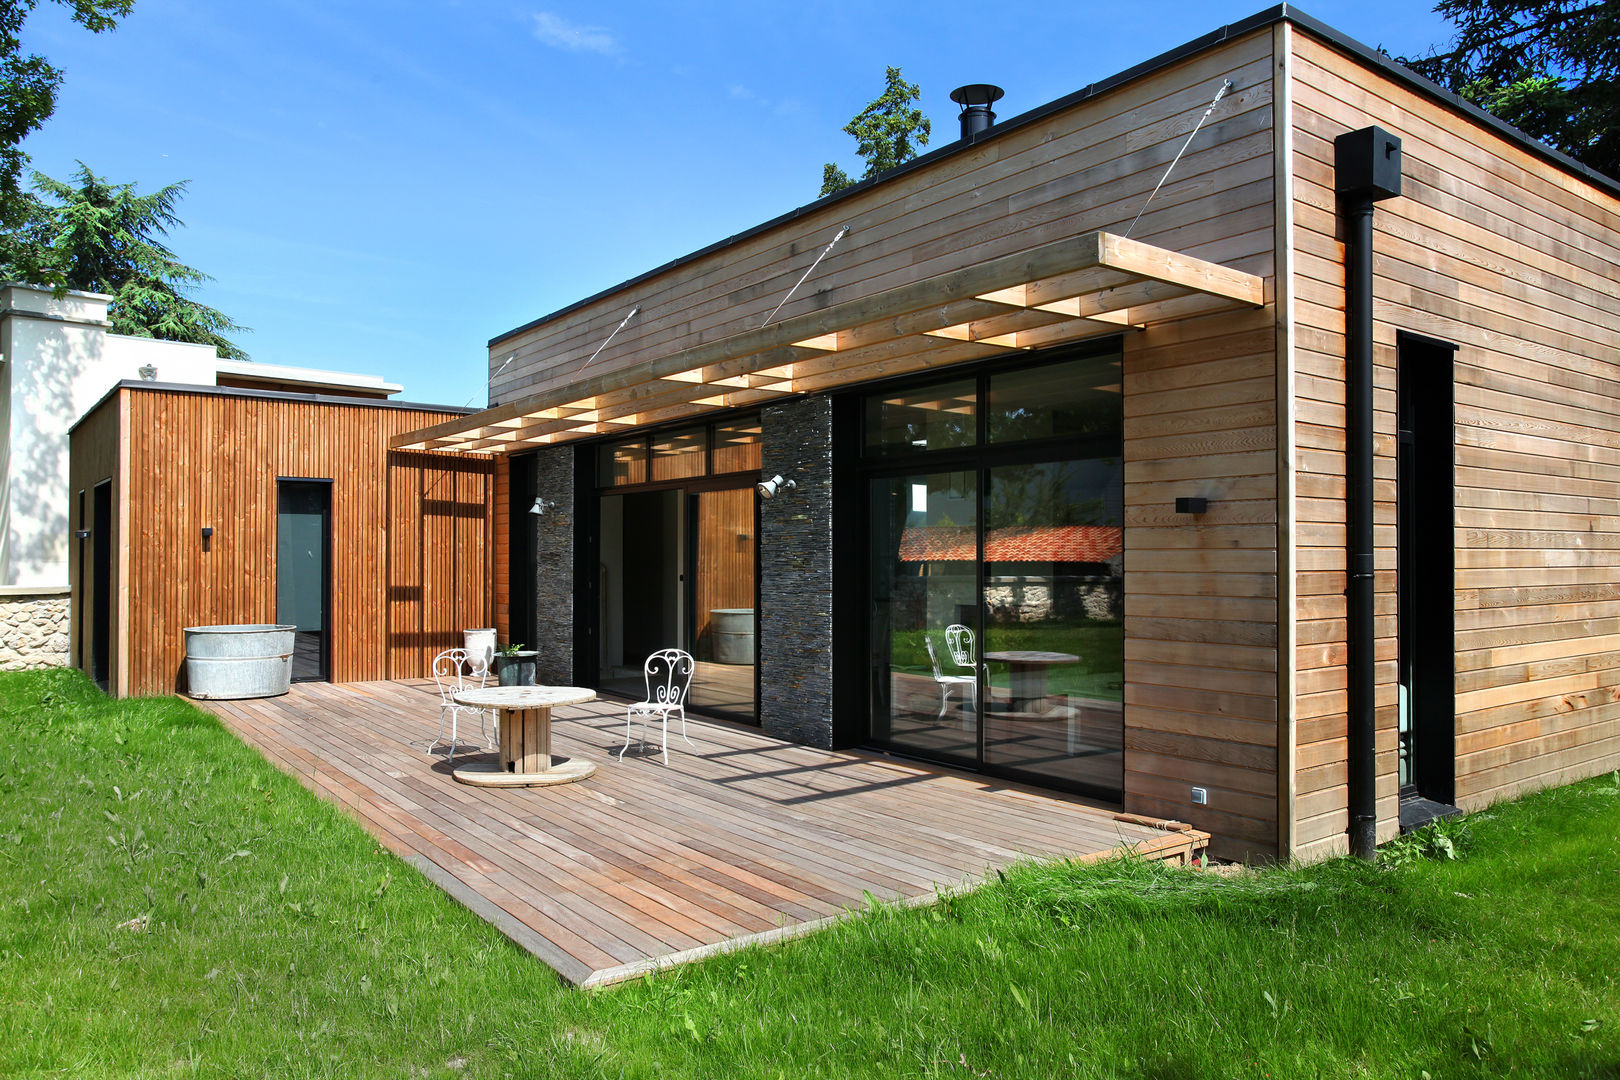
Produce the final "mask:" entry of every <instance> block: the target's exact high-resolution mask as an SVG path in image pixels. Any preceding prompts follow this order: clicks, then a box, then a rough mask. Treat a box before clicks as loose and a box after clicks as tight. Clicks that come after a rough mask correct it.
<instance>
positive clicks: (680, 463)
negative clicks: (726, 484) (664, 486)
mask: <svg viewBox="0 0 1620 1080" xmlns="http://www.w3.org/2000/svg"><path fill="white" fill-rule="evenodd" d="M759 438H760V435H759V418H758V417H751V418H748V419H742V420H727V421H722V422H720V423H717V424H703V425H700V426H695V427H689V428H680V429H678V430H675V431H660V432H657V433H655V434H652V435H637V436H636V437H635V438H633V439H623V440H621V441H619V442H611V443H603V444H602V445H601V447H600V448H598V450H597V452H596V483H597V486H598V487H604V488H615V487H629V486H633V485H636V484H648V483H652V484H658V483H668V482H671V481H678V480H689V479H693V478H697V477H706V476H723V475H726V474H728V473H741V472H758V471H759V464H760V456H759V446H760V443H759Z"/></svg>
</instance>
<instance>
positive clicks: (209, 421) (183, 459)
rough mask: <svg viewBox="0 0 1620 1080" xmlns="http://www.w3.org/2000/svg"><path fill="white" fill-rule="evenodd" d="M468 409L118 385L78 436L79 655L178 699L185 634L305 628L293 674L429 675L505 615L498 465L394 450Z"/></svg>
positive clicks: (139, 687)
mask: <svg viewBox="0 0 1620 1080" xmlns="http://www.w3.org/2000/svg"><path fill="white" fill-rule="evenodd" d="M465 412H466V410H464V409H451V408H443V407H439V406H433V405H412V404H407V403H400V402H392V401H386V400H380V399H366V398H356V397H330V396H321V395H315V394H297V393H283V392H274V391H266V390H256V389H246V388H236V389H228V388H221V387H200V386H184V385H178V384H164V383H156V382H139V381H125V382H121V383H119V384H118V385H117V386H115V387H114V388H113V389H112V391H111V392H109V393H108V394H107V396H106V397H105V398H103V399H102V401H101V402H100V403H99V404H98V405H96V406H95V407H94V408H92V409H91V410H90V411H89V412H88V413H86V414H85V415H84V417H83V418H82V419H81V420H80V421H79V422H78V424H77V425H75V426H74V428H73V430H72V433H71V435H70V439H71V457H70V470H69V471H70V499H71V506H70V511H71V520H72V525H73V528H74V530H75V534H74V535H75V540H74V545H73V547H74V551H73V554H72V556H71V558H70V561H69V574H70V577H71V579H72V582H73V588H72V595H73V611H72V634H71V638H72V656H71V659H72V663H73V665H74V666H75V667H78V668H81V669H83V670H85V671H87V672H89V673H90V674H91V675H92V676H93V677H94V678H96V679H97V680H98V681H99V682H101V683H102V685H103V686H105V687H106V688H107V689H108V690H109V691H110V692H112V693H113V694H115V695H116V696H120V697H121V696H124V695H131V694H167V693H174V692H175V691H177V690H184V689H185V683H184V660H185V638H184V635H183V630H184V628H185V627H188V626H199V625H217V624H231V623H292V624H296V625H297V626H298V627H299V633H298V648H297V651H296V653H295V655H294V658H293V677H294V678H295V679H317V680H319V679H324V680H330V681H334V682H352V681H358V680H365V679H398V678H416V677H422V676H425V675H427V674H429V665H430V663H431V660H432V657H433V656H434V655H435V654H436V653H437V652H439V651H440V650H441V649H445V648H449V647H452V646H458V645H460V644H461V640H462V635H461V631H462V630H463V629H465V628H468V627H475V626H487V625H489V621H488V620H489V617H490V596H491V591H490V566H489V557H490V550H491V545H490V544H489V533H490V529H491V525H492V522H491V510H490V506H491V502H490V488H491V474H492V472H493V467H492V465H491V463H490V462H488V461H479V460H476V459H469V460H457V459H453V458H447V457H445V456H444V455H429V454H421V453H409V452H401V451H391V450H389V449H388V445H387V444H388V441H389V439H390V438H391V437H393V436H395V435H397V434H399V433H401V432H405V431H410V430H412V429H414V428H418V427H421V426H422V425H423V424H431V423H437V422H442V421H443V420H445V419H446V418H447V417H454V416H459V415H463V414H464V413H465Z"/></svg>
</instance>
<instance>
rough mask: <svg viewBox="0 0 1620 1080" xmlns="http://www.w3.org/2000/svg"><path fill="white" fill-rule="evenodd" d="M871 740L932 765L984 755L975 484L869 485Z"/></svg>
mask: <svg viewBox="0 0 1620 1080" xmlns="http://www.w3.org/2000/svg"><path fill="white" fill-rule="evenodd" d="M867 494H868V505H867V513H868V515H869V521H870V529H869V532H868V535H869V536H870V541H871V550H870V558H871V564H870V565H871V604H870V616H871V622H870V625H871V628H872V633H871V637H870V645H871V665H872V671H873V673H874V678H873V679H872V682H871V688H872V738H873V740H874V741H876V742H880V743H884V744H886V745H889V746H893V747H895V748H897V749H902V750H909V751H915V752H917V753H921V754H924V755H927V756H929V757H940V758H948V759H954V760H960V761H964V762H968V763H971V762H974V761H976V760H977V758H978V753H979V693H978V666H977V664H976V663H975V662H974V660H973V658H972V650H971V644H972V641H973V639H974V638H975V637H976V636H977V635H978V627H979V577H978V570H977V567H976V566H975V565H974V563H975V558H976V551H977V547H976V545H977V536H978V529H977V526H976V521H977V514H978V505H979V500H978V493H977V478H976V476H975V475H974V473H972V472H970V471H969V472H941V473H910V474H906V475H903V476H885V477H878V478H874V479H872V480H870V481H869V482H868V487H867Z"/></svg>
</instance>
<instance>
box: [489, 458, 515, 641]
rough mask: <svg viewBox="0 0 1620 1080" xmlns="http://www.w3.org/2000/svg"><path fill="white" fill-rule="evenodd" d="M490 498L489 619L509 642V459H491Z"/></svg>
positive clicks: (510, 617) (510, 512)
mask: <svg viewBox="0 0 1620 1080" xmlns="http://www.w3.org/2000/svg"><path fill="white" fill-rule="evenodd" d="M491 491H492V493H493V494H492V496H491V499H490V528H491V529H492V530H493V531H492V532H491V534H490V544H489V550H490V580H491V582H493V587H492V593H491V595H492V598H493V620H492V621H491V622H490V625H491V626H493V627H494V628H495V636H496V638H497V639H499V640H500V641H503V642H506V641H511V640H512V462H511V459H510V458H507V457H499V458H496V459H495V476H494V479H493V480H492V487H491Z"/></svg>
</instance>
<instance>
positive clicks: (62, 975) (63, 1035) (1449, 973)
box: [0, 672, 1620, 1080]
mask: <svg viewBox="0 0 1620 1080" xmlns="http://www.w3.org/2000/svg"><path fill="white" fill-rule="evenodd" d="M0 738H3V743H0V1076H5V1077H16V1076H36V1075H68V1076H75V1077H79V1076H92V1077H93V1076H163V1077H167V1076H191V1075H204V1076H238V1075H254V1076H258V1075H267V1076H290V1077H303V1076H379V1077H383V1076H386V1077H413V1076H414V1077H421V1076H452V1075H459V1076H480V1077H482V1076H489V1077H502V1076H580V1077H598V1076H600V1077H620V1076H623V1077H647V1078H651V1077H660V1078H668V1077H687V1076H712V1077H724V1078H726V1080H741V1078H753V1077H783V1078H791V1077H818V1076H820V1077H837V1076H881V1077H895V1076H900V1077H903V1076H938V1077H964V1078H965V1077H1015V1076H1027V1077H1057V1076H1064V1077H1067V1076H1076V1077H1168V1078H1182V1077H1186V1078H1193V1077H1199V1078H1202V1077H1227V1076H1230V1077H1255V1078H1263V1077H1277V1078H1283V1077H1400V1078H1410V1080H1420V1078H1421V1077H1423V1076H1424V1075H1425V1074H1427V1075H1428V1076H1429V1077H1431V1078H1432V1080H1450V1078H1455V1077H1497V1076H1509V1075H1511V1076H1536V1077H1558V1078H1566V1077H1599V1076H1604V1077H1615V1076H1620V989H1617V987H1616V983H1615V979H1616V976H1617V973H1620V787H1617V783H1616V780H1615V779H1614V778H1612V777H1601V778H1598V779H1597V780H1593V781H1589V782H1587V783H1584V784H1578V785H1575V786H1573V787H1569V788H1564V789H1560V790H1556V791H1551V792H1545V793H1542V794H1539V795H1535V796H1532V797H1530V798H1527V799H1525V800H1523V801H1521V802H1519V803H1516V804H1512V805H1504V806H1499V807H1497V808H1495V809H1493V810H1491V811H1489V812H1487V813H1484V814H1479V815H1476V816H1474V817H1473V818H1471V819H1467V820H1466V823H1465V824H1464V825H1463V826H1461V827H1458V826H1453V827H1452V828H1451V829H1450V830H1449V831H1448V833H1447V837H1446V838H1447V839H1448V840H1450V841H1452V842H1453V844H1454V846H1455V850H1456V853H1457V854H1458V856H1459V857H1458V858H1456V859H1455V860H1451V859H1444V858H1434V857H1430V855H1429V853H1428V852H1429V850H1432V849H1434V848H1436V847H1437V846H1438V845H1435V844H1433V842H1432V841H1429V842H1427V843H1425V842H1421V841H1420V842H1407V843H1404V844H1403V845H1402V846H1401V847H1400V848H1399V849H1397V850H1396V852H1395V853H1394V855H1395V857H1394V858H1391V859H1387V860H1386V863H1385V865H1384V866H1382V867H1369V866H1364V865H1360V864H1356V863H1352V862H1348V861H1339V862H1333V863H1329V864H1324V865H1318V866H1313V867H1309V868H1305V869H1302V870H1268V871H1264V872H1257V873H1251V874H1244V875H1240V876H1237V877H1235V878H1231V879H1227V878H1218V877H1214V876H1211V875H1205V874H1200V873H1197V872H1194V871H1183V870H1175V869H1170V868H1165V867H1161V866H1158V865H1156V864H1141V863H1133V862H1116V863H1113V864H1108V865H1104V866H1099V867H1093V868H1082V867H1075V866H1046V867H1039V868H1036V867H1029V868H1024V869H1021V870H1018V871H1017V872H1014V873H1009V874H1008V875H1007V876H1006V878H1005V879H1004V880H1002V881H999V882H997V883H995V884H993V885H990V886H988V887H986V888H984V889H982V890H981V891H979V892H978V893H975V894H973V895H971V896H967V897H962V898H957V899H951V900H947V901H945V902H943V903H941V904H939V905H936V906H934V907H932V908H928V909H919V910H908V911H900V910H896V909H893V908H890V907H887V906H883V905H877V904H874V905H873V906H872V908H871V909H870V910H869V911H867V912H865V913H863V914H861V915H860V916H859V917H857V918H855V919H852V920H851V921H849V922H847V923H844V924H842V925H840V926H839V927H837V928H834V929H832V930H830V931H827V932H824V933H821V934H817V935H814V936H812V937H810V938H807V939H803V940H801V941H798V942H796V943H793V944H790V945H787V946H783V947H779V948H775V949H769V950H758V949H755V950H749V951H745V952H742V953H737V954H733V955H730V956H726V957H721V958H718V959H715V960H713V961H710V962H707V963H704V964H702V965H698V966H693V967H688V968H684V969H681V970H679V971H677V972H673V973H668V974H665V975H663V976H660V977H657V978H654V979H651V980H648V981H645V982H642V983H637V984H631V985H627V986H624V987H621V988H618V989H615V990H609V991H605V992H601V993H596V994H585V993H582V992H579V991H576V990H572V989H567V988H565V987H563V986H561V985H559V983H558V981H557V979H556V978H555V977H554V976H553V975H552V974H551V973H550V971H549V970H548V969H547V968H545V967H544V966H543V965H541V964H540V963H539V962H538V961H536V960H534V959H532V958H531V957H530V956H529V955H528V954H526V953H524V952H522V951H520V950H519V949H517V948H516V947H515V946H513V945H511V944H510V943H508V942H507V940H506V939H505V938H503V937H501V936H500V935H499V934H497V933H496V932H495V931H494V930H492V929H490V928H489V927H488V926H486V925H485V924H484V923H482V922H481V921H479V920H478V919H477V918H475V917H474V916H472V915H471V914H469V913H468V912H466V911H465V910H463V909H462V908H460V907H459V906H458V905H456V904H455V903H454V902H453V901H451V900H450V899H448V898H447V897H445V896H444V895H443V894H441V893H440V892H439V891H438V890H437V889H435V888H434V887H433V886H431V885H429V884H428V883H427V882H425V881H424V880H423V879H421V878H420V877H419V876H418V875H417V874H416V873H415V872H414V871H412V870H411V869H410V868H409V867H408V866H406V865H405V864H403V863H401V862H399V861H398V860H396V859H394V858H393V857H392V856H390V855H388V854H386V853H385V852H383V851H381V850H380V849H379V848H378V847H377V845H376V844H375V843H374V842H372V841H371V840H369V839H368V838H367V836H366V835H365V834H364V833H363V832H362V831H361V830H360V828H359V827H358V826H357V825H355V824H353V823H352V822H351V821H349V820H348V819H347V818H346V817H345V816H344V815H343V814H342V813H341V812H339V811H338V810H336V809H334V808H332V807H330V806H328V805H326V804H324V803H322V802H319V801H318V800H316V799H315V798H314V797H313V796H311V795H309V794H308V793H306V792H305V791H304V790H303V789H302V788H301V787H300V786H299V785H298V784H297V783H296V782H295V781H293V780H291V779H290V778H288V777H285V776H283V775H281V774H280V773H278V772H277V771H276V770H275V769H273V768H272V767H270V766H269V765H267V764H265V763H264V762H263V761H262V760H261V759H260V758H259V757H258V756H257V755H256V754H255V753H254V752H253V751H251V750H249V749H247V748H246V747H245V746H243V745H241V744H239V743H237V742H236V741H235V740H234V739H233V738H231V737H230V736H229V735H228V734H227V733H226V732H225V731H224V730H223V729H222V728H220V727H219V725H218V724H217V723H216V722H215V721H214V720H213V719H212V718H211V717H209V716H207V715H205V714H203V713H201V712H199V711H198V710H196V709H194V708H192V707H191V706H189V705H187V704H185V703H183V702H180V701H176V700H171V699H151V700H142V701H127V702H110V701H107V700H105V699H104V698H102V697H101V696H100V695H99V694H98V693H97V692H96V691H95V690H94V689H93V688H91V687H90V686H89V685H88V684H87V683H86V682H85V681H84V680H83V679H82V678H80V677H78V676H76V675H72V674H68V673H60V672H58V673H51V674H30V675H9V676H0ZM132 920H133V922H132Z"/></svg>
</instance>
